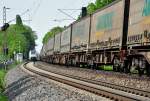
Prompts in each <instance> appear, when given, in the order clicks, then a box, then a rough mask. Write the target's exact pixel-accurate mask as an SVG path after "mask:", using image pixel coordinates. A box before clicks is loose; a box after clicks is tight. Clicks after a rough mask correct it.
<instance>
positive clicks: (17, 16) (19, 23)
mask: <svg viewBox="0 0 150 101" xmlns="http://www.w3.org/2000/svg"><path fill="white" fill-rule="evenodd" d="M16 24H17V25H23V23H22V20H21V17H20V15H16Z"/></svg>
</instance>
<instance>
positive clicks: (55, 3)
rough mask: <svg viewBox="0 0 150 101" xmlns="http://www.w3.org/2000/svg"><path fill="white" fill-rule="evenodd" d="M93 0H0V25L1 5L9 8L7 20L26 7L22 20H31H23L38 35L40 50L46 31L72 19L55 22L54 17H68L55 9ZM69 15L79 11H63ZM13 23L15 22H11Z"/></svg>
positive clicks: (68, 22)
mask: <svg viewBox="0 0 150 101" xmlns="http://www.w3.org/2000/svg"><path fill="white" fill-rule="evenodd" d="M90 2H95V0H0V26H2V22H3V21H2V19H3V7H4V6H6V7H8V8H10V10H7V21H9V20H12V19H14V18H15V16H16V14H22V13H23V12H25V11H26V10H27V9H29V10H30V11H29V12H27V13H26V14H25V15H23V16H22V20H29V19H31V20H32V21H31V22H30V23H29V22H24V24H26V25H29V26H30V27H31V28H32V29H33V30H34V31H36V33H37V35H38V40H36V43H37V45H38V46H37V47H36V49H37V51H38V52H40V49H41V47H42V39H43V37H44V35H45V33H46V32H48V31H49V29H51V28H52V27H55V26H65V25H68V24H70V23H71V22H73V21H71V20H70V21H62V22H55V21H53V20H54V19H70V18H69V17H67V16H66V15H64V14H62V13H60V12H59V11H58V10H57V9H80V8H81V7H82V6H87V5H88V3H90ZM65 12H67V13H68V14H69V15H71V16H73V17H74V18H77V16H78V15H79V14H80V12H81V11H79V10H77V11H65ZM13 23H15V22H13Z"/></svg>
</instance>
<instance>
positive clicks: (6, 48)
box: [3, 6, 10, 56]
mask: <svg viewBox="0 0 150 101" xmlns="http://www.w3.org/2000/svg"><path fill="white" fill-rule="evenodd" d="M7 9H10V8H6V7H5V6H4V7H3V26H5V24H6V21H7V19H6V10H7ZM3 51H4V55H5V56H7V54H8V47H7V33H6V30H5V31H4V44H3Z"/></svg>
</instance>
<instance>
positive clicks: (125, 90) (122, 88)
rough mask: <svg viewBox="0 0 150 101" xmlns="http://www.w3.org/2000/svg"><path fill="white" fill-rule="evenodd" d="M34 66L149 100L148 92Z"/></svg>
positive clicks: (149, 93)
mask: <svg viewBox="0 0 150 101" xmlns="http://www.w3.org/2000/svg"><path fill="white" fill-rule="evenodd" d="M35 66H36V67H37V68H39V69H42V70H46V71H49V72H52V73H55V74H59V75H63V76H66V77H69V78H73V79H78V80H82V81H85V82H89V83H93V84H97V85H101V86H105V87H109V88H112V89H116V90H121V91H124V92H128V93H132V94H136V95H140V96H144V97H149V98H150V92H149V91H145V90H140V89H135V88H131V87H126V86H120V85H117V84H113V83H108V82H103V81H96V80H91V79H88V78H83V77H79V76H73V75H70V74H67V73H64V74H62V73H60V72H56V71H51V70H50V69H48V68H42V67H43V65H41V64H37V65H35Z"/></svg>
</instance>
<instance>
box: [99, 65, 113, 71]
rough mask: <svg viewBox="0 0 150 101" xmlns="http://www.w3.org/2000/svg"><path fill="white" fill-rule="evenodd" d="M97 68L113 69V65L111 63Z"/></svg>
mask: <svg viewBox="0 0 150 101" xmlns="http://www.w3.org/2000/svg"><path fill="white" fill-rule="evenodd" d="M98 69H100V70H105V71H113V66H112V65H103V66H99V67H98Z"/></svg>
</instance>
